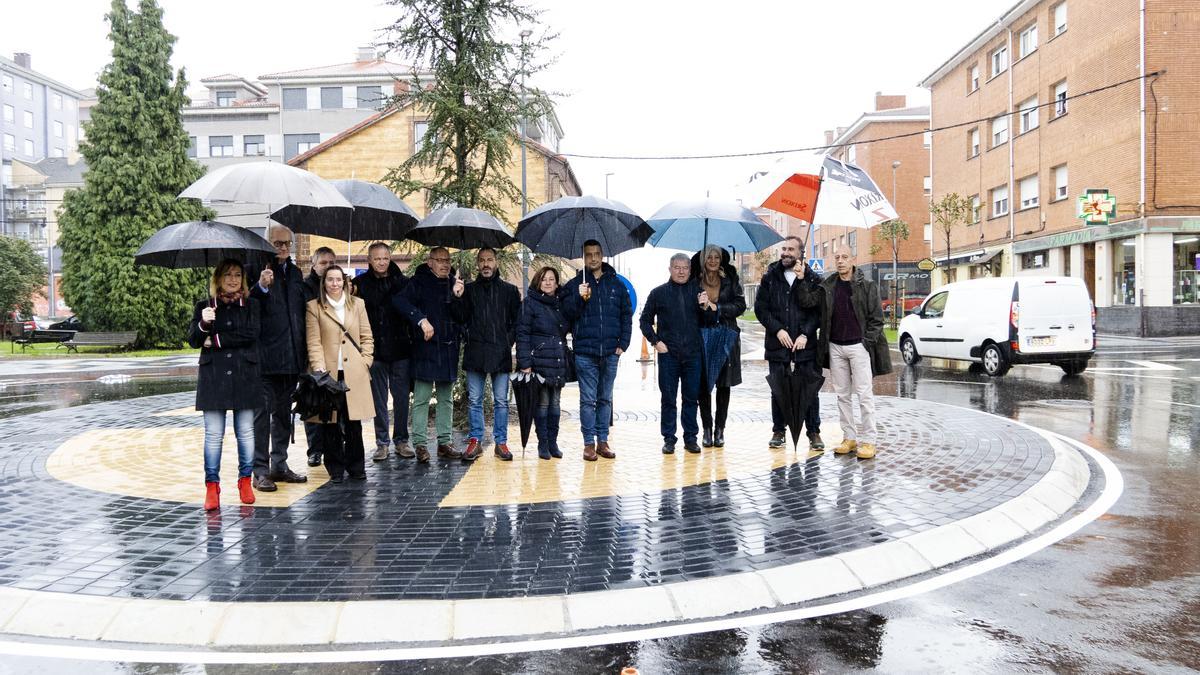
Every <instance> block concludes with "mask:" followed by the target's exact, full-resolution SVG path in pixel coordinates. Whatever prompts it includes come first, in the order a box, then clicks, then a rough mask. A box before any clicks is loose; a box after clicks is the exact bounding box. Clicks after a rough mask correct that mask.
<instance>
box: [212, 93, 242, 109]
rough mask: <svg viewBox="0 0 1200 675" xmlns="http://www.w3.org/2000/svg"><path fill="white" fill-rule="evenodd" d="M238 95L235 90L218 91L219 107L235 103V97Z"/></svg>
mask: <svg viewBox="0 0 1200 675" xmlns="http://www.w3.org/2000/svg"><path fill="white" fill-rule="evenodd" d="M235 96H237V92H235V91H218V92H217V107H218V108H228V107H230V106H232V105H233V99H234V97H235Z"/></svg>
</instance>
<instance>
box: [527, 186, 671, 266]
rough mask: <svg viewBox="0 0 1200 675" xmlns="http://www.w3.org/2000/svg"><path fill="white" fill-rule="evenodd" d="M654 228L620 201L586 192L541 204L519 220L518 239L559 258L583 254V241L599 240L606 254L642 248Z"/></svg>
mask: <svg viewBox="0 0 1200 675" xmlns="http://www.w3.org/2000/svg"><path fill="white" fill-rule="evenodd" d="M652 234H654V230H653V229H651V227H650V226H649V225H647V224H646V221H645V220H642V217H641V216H639V215H638V214H637V213H635V212H634V211H633V209H630V208H629V207H628V206H625V205H624V204H622V203H621V202H618V201H615V200H609V199H601V198H599V197H592V196H590V195H584V196H582V197H563V198H561V199H556V200H554V201H552V202H550V203H549V204H545V205H543V206H540V207H538V208H536V209H534V210H533V211H530V212H529V214H528V215H526V216H525V217H524V218H522V219H521V222H520V223H518V224H517V233H516V239H517V241H519V242H521V243H522V244H525V245H526V246H528V247H529V249H530V250H531V251H535V252H537V253H545V254H548V255H555V256H558V257H560V258H578V257H580V256H581V255H583V242H585V241H588V240H592V239H594V240H596V241H598V242H600V247H601V248H602V249H603V250H604V254H605V255H609V256H613V255H616V254H618V253H624V252H625V251H630V250H632V249H635V248H641V247H642V246H644V245H645V244H646V240H647V239H649V238H650V235H652Z"/></svg>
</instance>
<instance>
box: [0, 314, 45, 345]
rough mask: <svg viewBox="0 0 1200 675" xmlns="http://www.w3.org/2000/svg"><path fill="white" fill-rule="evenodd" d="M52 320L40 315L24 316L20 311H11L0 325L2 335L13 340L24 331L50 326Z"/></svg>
mask: <svg viewBox="0 0 1200 675" xmlns="http://www.w3.org/2000/svg"><path fill="white" fill-rule="evenodd" d="M49 326H50V321H49V320H48V319H46V318H43V317H40V316H23V315H22V314H21V313H20V312H9V313H8V316H6V317H4V323H3V325H2V326H0V336H2V337H3V338H5V339H9V340H11V339H12V338H15V337H20V336H21V335H22V334H23V333H28V332H30V331H33V330H41V329H45V328H48V327H49Z"/></svg>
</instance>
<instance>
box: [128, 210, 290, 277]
mask: <svg viewBox="0 0 1200 675" xmlns="http://www.w3.org/2000/svg"><path fill="white" fill-rule="evenodd" d="M226 258H233V259H234V260H238V261H240V262H242V263H243V264H261V265H265V264H267V263H269V262H271V261H272V260H274V259H275V249H274V248H273V247H272V246H271V244H270V243H269V242H268V241H267V240H266V239H263V238H262V237H260V236H258V235H257V234H255V233H253V232H251V231H250V230H247V229H246V228H244V227H238V226H236V225H230V224H228V223H219V222H217V221H214V220H199V221H197V220H192V221H188V222H186V223H175V224H174V225H168V226H166V227H164V228H163V229H161V230H159V231H158V232H155V233H154V234H153V235H151V236H150V238H149V239H147V240H146V243H144V244H142V247H141V248H139V249H138V252H137V253H136V254H134V256H133V262H134V264H137V265H154V266H156V267H168V268H171V269H183V268H188V267H215V266H216V265H217V263H219V262H221V261H222V260H224V259H226Z"/></svg>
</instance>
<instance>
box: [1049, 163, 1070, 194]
mask: <svg viewBox="0 0 1200 675" xmlns="http://www.w3.org/2000/svg"><path fill="white" fill-rule="evenodd" d="M1052 171H1054V200H1055V201H1058V200H1059V199H1066V198H1067V165H1066V164H1063V165H1060V166H1056V167H1054V168H1053V169H1052Z"/></svg>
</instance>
